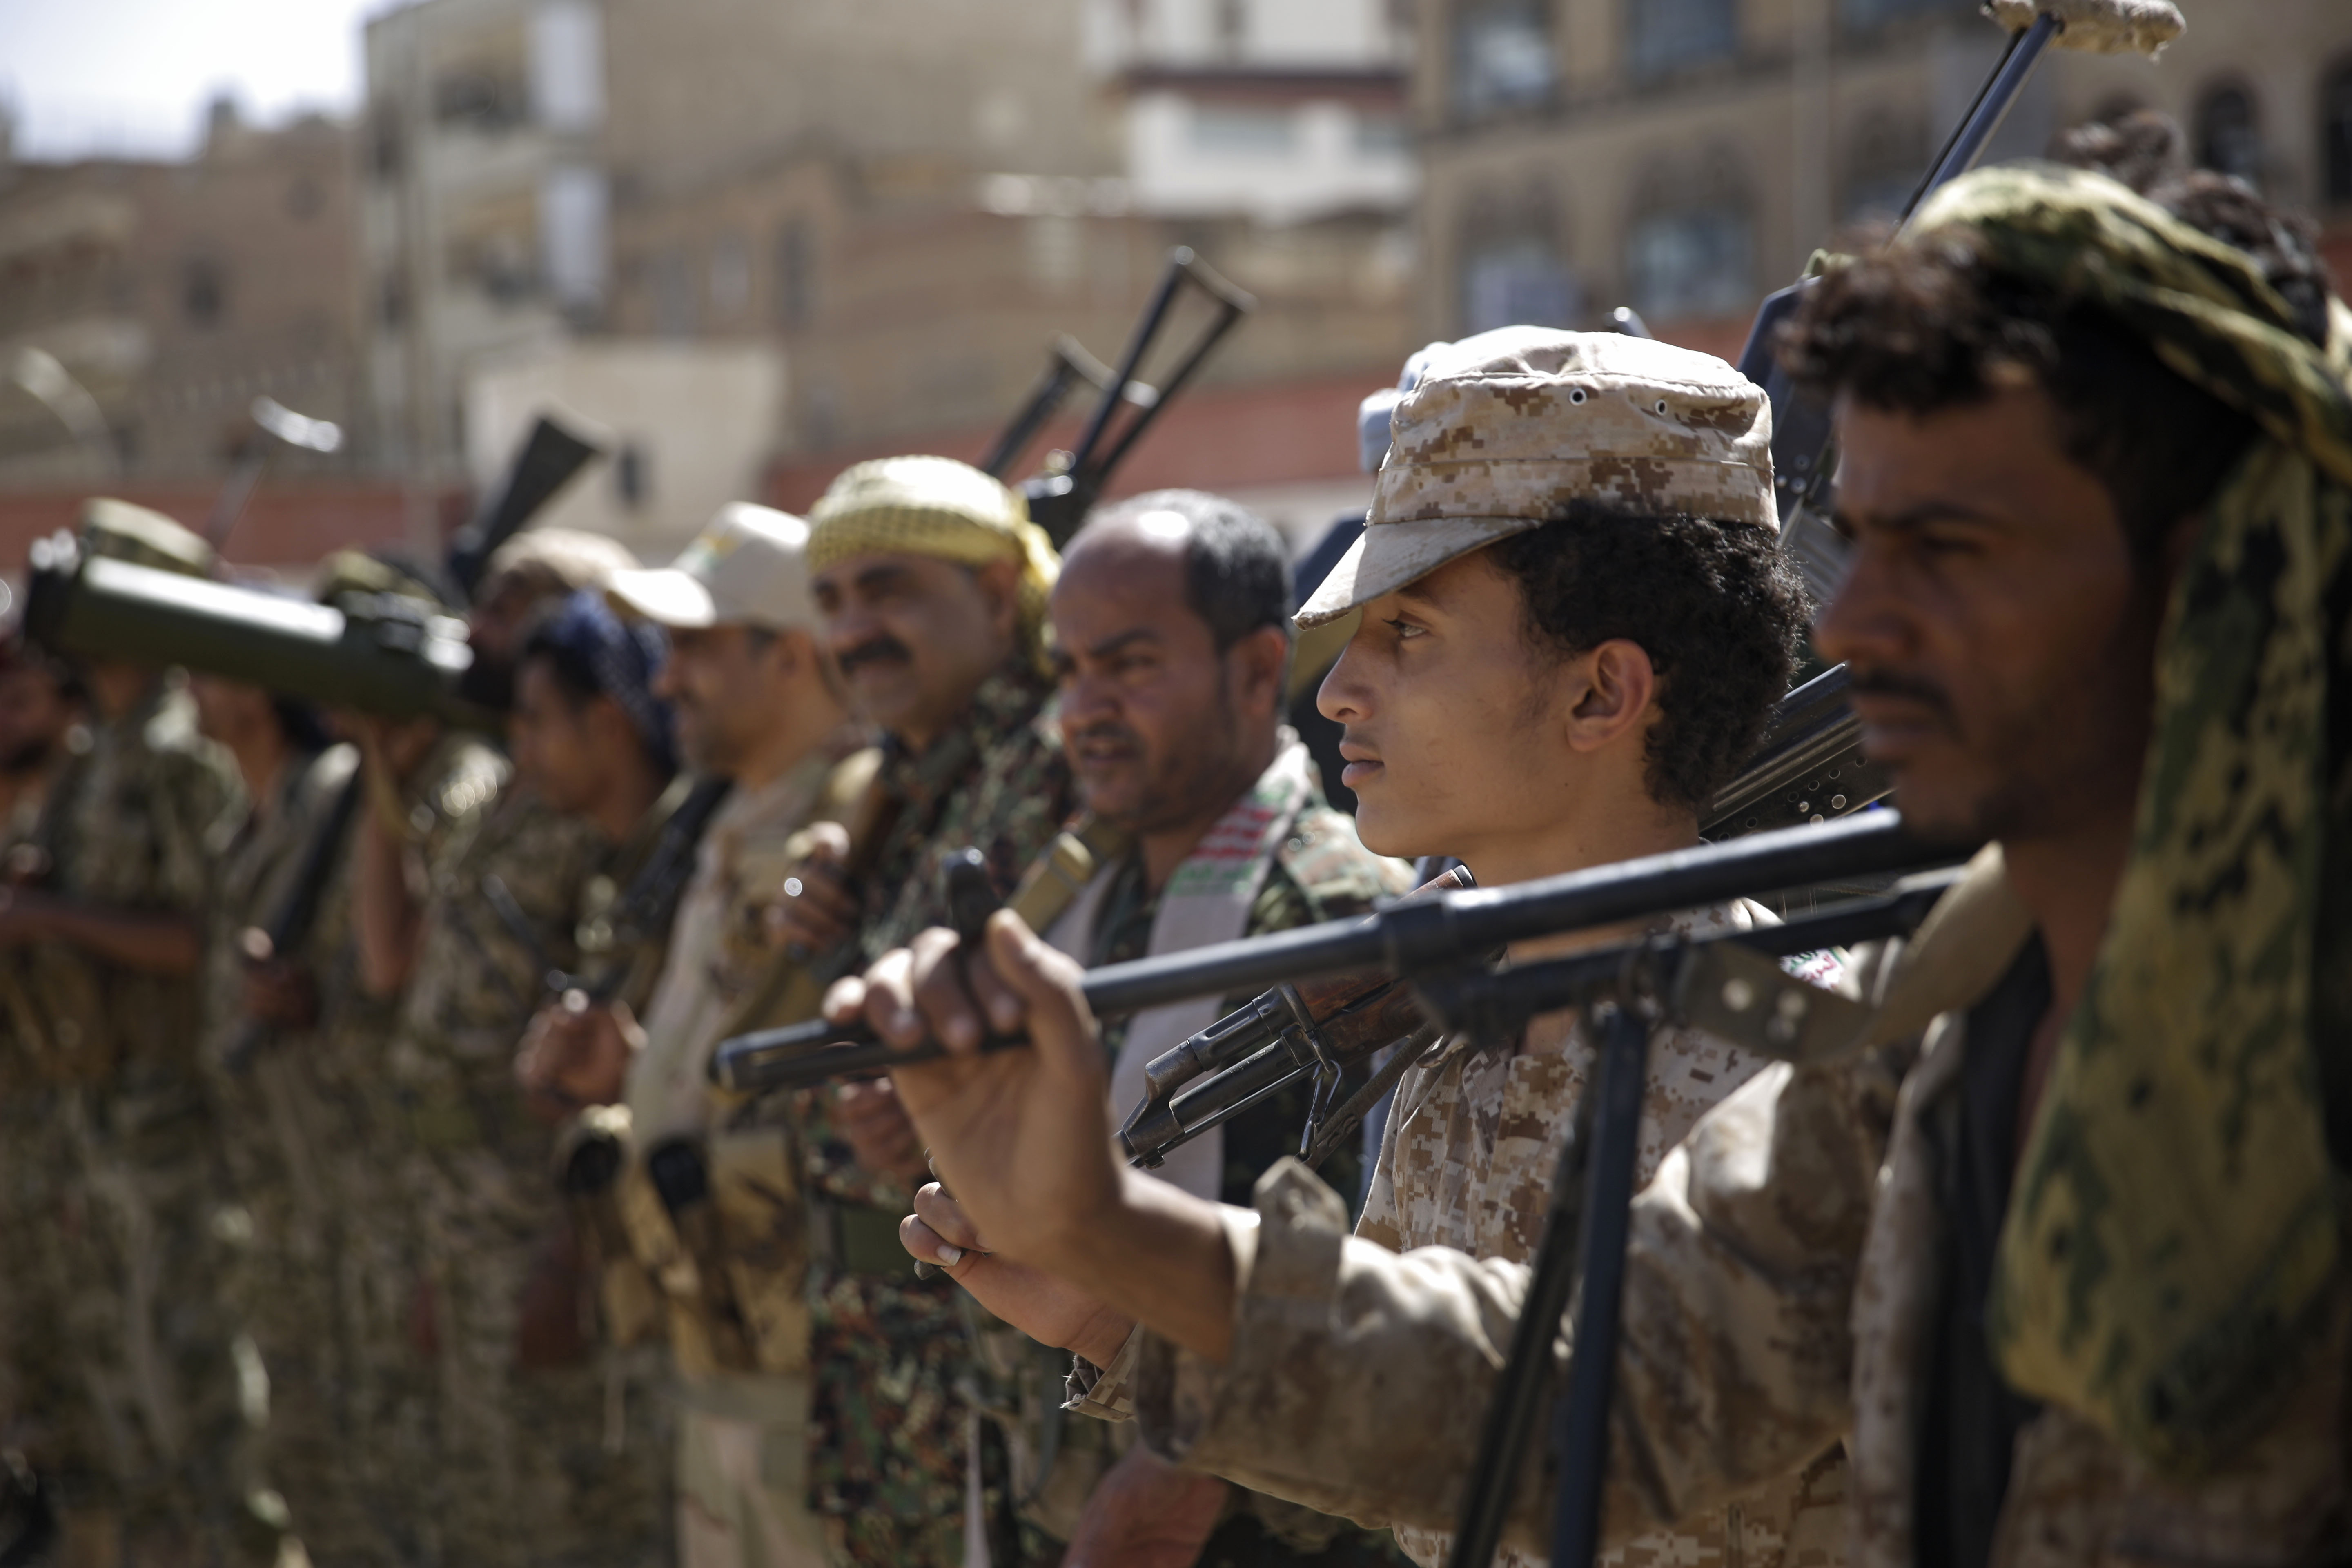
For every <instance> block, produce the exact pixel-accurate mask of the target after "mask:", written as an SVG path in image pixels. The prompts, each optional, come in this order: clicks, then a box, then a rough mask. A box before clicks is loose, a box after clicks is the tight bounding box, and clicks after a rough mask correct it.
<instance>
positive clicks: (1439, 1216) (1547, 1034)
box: [1356, 902, 1844, 1568]
mask: <svg viewBox="0 0 2352 1568" xmlns="http://www.w3.org/2000/svg"><path fill="white" fill-rule="evenodd" d="M1771 918H1772V917H1771V916H1770V915H1769V913H1767V912H1766V911H1765V910H1762V909H1761V908H1759V906H1757V905H1755V904H1751V903H1746V902H1739V903H1732V904H1724V905H1717V906H1716V907H1715V908H1713V909H1708V910H1698V911H1696V912H1694V913H1692V914H1688V915H1685V916H1682V917H1679V918H1677V919H1675V920H1673V921H1668V922H1666V924H1667V929H1669V930H1672V931H1676V932H1678V933H1684V934H1691V933H1704V932H1709V931H1745V930H1748V929H1750V928H1752V927H1754V926H1755V925H1757V924H1759V923H1761V922H1769V921H1770V920H1771ZM1815 970H1816V972H1817V973H1814V974H1813V975H1811V977H1812V978H1817V979H1820V978H1827V977H1828V975H1829V974H1830V973H1832V971H1833V966H1832V965H1831V964H1829V963H1827V961H1826V960H1822V961H1819V962H1817V963H1816V964H1815ZM1592 1060H1593V1049H1592V1045H1591V1041H1590V1040H1588V1039H1587V1038H1586V1037H1585V1034H1584V1030H1583V1027H1582V1026H1581V1024H1580V1022H1579V1021H1578V1020H1577V1019H1576V1018H1575V1016H1574V1015H1572V1014H1571V1015H1554V1016H1550V1017H1546V1018H1540V1019H1538V1020H1536V1021H1535V1022H1534V1023H1533V1024H1531V1025H1530V1026H1529V1027H1528V1030H1527V1032H1526V1034H1525V1035H1524V1036H1523V1037H1522V1039H1521V1041H1520V1046H1519V1048H1518V1049H1517V1050H1516V1051H1514V1052H1511V1053H1510V1054H1508V1055H1506V1054H1504V1053H1502V1052H1499V1051H1480V1050H1479V1049H1477V1047H1476V1043H1475V1041H1474V1040H1473V1039H1472V1038H1471V1037H1468V1036H1466V1035H1455V1036H1452V1037H1448V1038H1447V1039H1445V1040H1444V1041H1442V1042H1441V1043H1440V1044H1439V1045H1438V1047H1436V1048H1435V1049H1434V1050H1433V1052H1432V1053H1431V1054H1430V1057H1429V1059H1428V1060H1426V1061H1424V1062H1422V1063H1419V1064H1416V1065H1415V1066H1414V1067H1412V1068H1410V1069H1409V1070H1408V1071H1407V1072H1406V1074H1405V1076H1404V1078H1403V1079H1402V1081H1401V1082H1400V1083H1399V1084H1398V1086H1397V1097H1396V1102H1395V1108H1394V1110H1391V1112H1390V1114H1389V1121H1388V1129H1387V1132H1386V1134H1385V1136H1384V1138H1383V1141H1382V1142H1383V1147H1382V1149H1381V1161H1380V1164H1379V1166H1378V1168H1377V1169H1376V1170H1375V1171H1374V1173H1373V1176H1372V1190H1371V1195H1370V1198H1369V1200H1368V1201H1367V1203H1366V1205H1365V1209H1364V1216H1363V1219H1362V1220H1361V1222H1360V1224H1358V1226H1357V1227H1356V1234H1357V1235H1358V1236H1360V1237H1364V1238H1365V1239H1367V1240H1370V1241H1376V1242H1378V1243H1380V1244H1381V1246H1382V1247H1387V1248H1388V1249H1389V1250H1390V1251H1391V1252H1406V1251H1410V1250H1412V1248H1414V1247H1452V1248H1454V1249H1455V1250H1456V1251H1460V1252H1466V1253H1468V1254H1470V1255H1471V1256H1472V1257H1474V1258H1508V1259H1510V1260H1511V1261H1513V1262H1515V1263H1526V1262H1531V1261H1532V1260H1533V1258H1534V1257H1535V1252H1536V1247H1537V1245H1538V1242H1539V1241H1540V1240H1541V1239H1542V1236H1543V1224H1544V1212H1545V1209H1546V1208H1547V1207H1548V1206H1549V1201H1550V1196H1551V1182H1552V1175H1553V1173H1554V1171H1555V1169H1556V1168H1557V1166H1558V1165H1559V1150H1560V1145H1561V1144H1562V1143H1563V1142H1566V1141H1567V1138H1568V1129H1569V1124H1570V1121H1572V1120H1573V1119H1574V1116H1575V1110H1576V1105H1577V1102H1578V1101H1579V1100H1581V1099H1582V1098H1583V1096H1584V1093H1585V1088H1586V1085H1587V1082H1588V1081H1589V1075H1590V1073H1591V1067H1592ZM1764 1065H1765V1064H1764V1061H1763V1058H1759V1057H1756V1056H1753V1055H1750V1054H1749V1053H1748V1052H1745V1051H1742V1050H1739V1049H1738V1048H1737V1047H1733V1046H1731V1045H1728V1044H1727V1043H1725V1042H1724V1041H1722V1040H1719V1039H1717V1038H1715V1037H1712V1036H1708V1035H1705V1034H1701V1033H1699V1032H1698V1031H1696V1030H1692V1029H1662V1030H1660V1031H1659V1032H1658V1033H1657V1035H1656V1036H1655V1037H1654V1038H1653V1039H1652V1041H1651V1044H1650V1060H1649V1081H1648V1088H1647V1091H1646V1093H1645V1095H1644V1100H1643V1108H1642V1141H1641V1149H1640V1152H1639V1154H1638V1156H1637V1161H1638V1163H1637V1164H1636V1167H1635V1171H1634V1181H1635V1183H1636V1184H1642V1183H1646V1182H1648V1181H1649V1179H1650V1178H1651V1176H1653V1175H1654V1174H1655V1173H1656V1172H1657V1169H1658V1164H1659V1162H1660V1161H1662V1160H1664V1158H1665V1153H1666V1151H1667V1150H1668V1149H1670V1148H1672V1147H1673V1146H1674V1145H1675V1144H1676V1143H1678V1142H1682V1140H1683V1138H1684V1136H1685V1134H1687V1133H1688V1132H1689V1131H1690V1130H1691V1128H1692V1126H1693V1125H1694V1124H1696V1122H1697V1121H1698V1119H1699V1118H1700V1117H1701V1116H1702V1115H1704V1114H1705V1113H1706V1110H1708V1109H1709V1108H1710V1107H1712V1106H1713V1105H1715V1104H1716V1103H1717V1101H1719V1100H1722V1099H1723V1098H1724V1097H1725V1096H1726V1095H1727V1094H1729V1093H1730V1092H1731V1091H1732V1090H1733V1089H1738V1087H1739V1086H1740V1085H1741V1084H1743V1083H1745V1082H1747V1081H1748V1079H1750V1078H1753V1077H1754V1076H1755V1075H1756V1073H1757V1072H1758V1071H1759V1069H1760V1068H1763V1066H1764ZM1843 1501H1844V1499H1843V1466H1842V1465H1841V1464H1839V1463H1838V1462H1837V1460H1836V1458H1835V1457H1834V1456H1831V1457H1827V1458H1824V1459H1823V1461H1822V1463H1821V1464H1819V1465H1816V1466H1813V1467H1810V1468H1807V1469H1806V1470H1805V1471H1804V1472H1803V1473H1802V1474H1801V1475H1798V1476H1792V1477H1789V1478H1787V1479H1783V1480H1780V1481H1777V1482H1774V1483H1773V1484H1772V1485H1771V1486H1769V1487H1768V1488H1766V1489H1763V1490H1761V1491H1759V1492H1757V1493H1754V1494H1751V1495H1749V1496H1748V1497H1745V1498H1742V1499H1741V1500H1738V1502H1735V1503H1732V1504H1729V1505H1727V1507H1724V1508H1720V1509H1709V1510H1706V1511H1705V1512H1704V1513H1703V1514H1701V1515H1699V1516H1697V1517H1695V1518H1691V1519H1687V1520H1685V1521H1683V1523H1682V1525H1681V1526H1680V1527H1679V1528H1677V1529H1675V1530H1673V1531H1660V1532H1658V1533H1656V1534H1654V1535H1646V1536H1643V1537H1642V1538H1641V1539H1639V1540H1636V1541H1633V1542H1626V1543H1625V1544H1624V1545H1622V1546H1620V1547H1618V1548H1617V1549H1615V1550H1614V1551H1612V1552H1610V1553H1608V1554H1607V1555H1606V1556H1605V1557H1604V1561H1608V1562H1612V1563H1625V1564H1628V1565H1629V1568H1644V1565H1646V1564H1651V1563H1675V1564H1683V1565H1696V1564H1702V1563H1704V1564H1717V1563H1722V1564H1730V1563H1743V1562H1744V1563H1755V1564H1758V1565H1759V1568H1781V1565H1782V1564H1788V1565H1790V1568H1795V1565H1796V1564H1798V1563H1822V1562H1825V1561H1829V1560H1832V1559H1834V1558H1835V1557H1836V1555H1837V1552H1836V1548H1837V1536H1838V1527H1839V1525H1840V1523H1841V1522H1842V1519H1843V1512H1842V1510H1843ZM1397 1536H1398V1540H1399V1541H1400V1542H1402V1544H1403V1546H1404V1548H1405V1550H1406V1551H1408V1552H1412V1555H1413V1557H1414V1558H1415V1559H1416V1560H1417V1561H1419V1562H1421V1563H1436V1562H1437V1561H1438V1560H1439V1559H1440V1557H1441V1556H1442V1555H1443V1554H1444V1551H1445V1548H1446V1545H1447V1542H1448V1541H1449V1539H1450V1538H1449V1537H1448V1536H1446V1535H1444V1534H1440V1533H1438V1532H1436V1531H1430V1530H1426V1529H1417V1528H1413V1527H1411V1526H1405V1527H1402V1528H1401V1529H1399V1531H1398V1532H1397ZM1496 1561H1497V1562H1498V1563H1503V1564H1505V1568H1537V1564H1538V1562H1539V1559H1536V1558H1530V1557H1528V1556H1527V1555H1526V1554H1524V1553H1520V1552H1509V1551H1506V1552H1501V1553H1499V1554H1498V1555H1497V1557H1496Z"/></svg>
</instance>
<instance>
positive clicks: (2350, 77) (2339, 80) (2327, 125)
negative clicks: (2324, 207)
mask: <svg viewBox="0 0 2352 1568" xmlns="http://www.w3.org/2000/svg"><path fill="white" fill-rule="evenodd" d="M2319 115H2320V124H2319V161H2320V165H2321V178H2322V179H2323V180H2324V181H2325V182H2326V183H2325V184H2324V185H2323V186H2322V187H2321V188H2322V189H2323V190H2325V191H2326V198H2327V200H2328V201H2330V202H2335V203H2339V204H2352V60H2346V61H2344V62H2343V63H2342V64H2340V65H2338V66H2337V67H2336V68H2335V69H2334V70H2333V71H2330V72H2329V73H2328V75H2327V79H2326V81H2325V82H2324V83H2322V84H2321V86H2320V89H2319Z"/></svg>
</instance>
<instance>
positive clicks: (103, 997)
mask: <svg viewBox="0 0 2352 1568" xmlns="http://www.w3.org/2000/svg"><path fill="white" fill-rule="evenodd" d="M81 538H82V544H83V547H84V548H85V549H88V550H91V551H96V552H102V553H106V554H110V555H115V556H120V557H122V558H125V559H129V560H133V561H136V562H138V563H141V564H144V565H149V566H156V567H161V568H163V569H165V570H173V571H179V572H184V573H187V574H191V575H202V574H205V572H206V571H208V570H209V568H210V565H211V555H212V552H211V551H210V550H209V549H208V548H207V547H206V546H205V543H204V542H203V541H202V540H200V539H198V538H197V537H196V536H195V535H194V534H193V533H190V532H189V531H187V530H186V529H184V528H182V527H180V526H179V524H177V523H175V522H173V521H171V520H170V519H168V518H165V517H163V516H161V515H160V514H157V513H154V512H150V511H146V510H142V509H141V508H138V507H131V506H127V505H124V504H123V503H121V502H119V501H106V500H99V501H92V502H90V503H89V506H88V507H87V508H86V510H85V511H84V515H83V526H82V534H81ZM83 683H84V686H85V689H86V690H87V693H88V696H89V710H90V722H89V743H88V747H87V749H86V750H82V751H79V752H78V753H77V754H76V755H75V756H74V757H73V759H72V761H71V762H70V763H69V764H68V767H67V769H66V771H65V773H63V774H62V775H61V776H60V777H59V778H58V780H57V782H56V783H55V784H54V785H53V786H52V787H51V789H50V791H49V795H48V799H47V802H46V804H45V807H44V810H43V813H42V820H41V822H40V824H39V826H37V827H36V829H35V830H34V832H33V834H32V837H31V841H30V844H29V846H28V848H29V850H30V855H29V856H28V857H26V859H27V860H29V861H37V864H32V863H28V864H23V865H20V867H19V869H20V870H21V871H22V872H23V873H25V876H24V879H22V880H21V881H19V882H18V883H17V884H16V885H15V886H13V887H11V888H10V889H8V891H7V895H6V901H5V907H0V950H5V951H0V999H4V1000H5V1006H6V1013H7V1026H8V1028H7V1037H6V1047H5V1048H6V1051H7V1053H8V1055H9V1057H10V1058H11V1062H10V1066H9V1068H8V1070H7V1072H6V1074H5V1077H6V1079H7V1080H8V1086H9V1098H10V1100H12V1101H13V1102H14V1104H13V1105H12V1115H11V1118H10V1120H11V1121H12V1122H13V1123H14V1124H15V1125H13V1126H12V1127H11V1129H10V1133H11V1139H10V1142H11V1143H12V1148H11V1150H10V1152H9V1162H10V1164H11V1166H12V1167H13V1169H12V1170H11V1172H10V1174H11V1175H12V1177H14V1178H16V1182H17V1183H21V1185H16V1187H15V1190H14V1191H13V1192H12V1194H11V1199H10V1206H11V1209H12V1210H13V1211H14V1212H13V1213H12V1214H11V1215H10V1220H11V1226H10V1235H9V1237H7V1246H6V1250H7V1253H8V1257H9V1264H8V1270H9V1272H10V1274H11V1275H12V1276H15V1277H16V1279H12V1283H11V1286H10V1289H11V1291H12V1293H13V1292H15V1291H17V1290H19V1289H23V1290H26V1292H28V1293H29V1294H30V1296H31V1297H32V1301H31V1304H30V1310H29V1311H28V1312H27V1313H26V1316H27V1317H28V1318H29V1319H30V1320H31V1321H32V1323H34V1324H37V1325H39V1326H38V1328H37V1330H36V1331H34V1332H32V1333H31V1334H29V1335H27V1336H26V1337H25V1338H23V1339H20V1342H19V1343H18V1344H17V1345H16V1347H14V1352H13V1353H14V1354H16V1356H17V1357H19V1358H20V1364H24V1365H26V1366H27V1367H28V1368H36V1369H38V1376H39V1384H37V1387H38V1388H39V1389H40V1391H41V1393H42V1394H44V1395H46V1396H47V1398H52V1399H56V1400H58V1401H61V1403H58V1404H53V1405H49V1407H48V1408H47V1409H43V1410H36V1411H33V1412H31V1413H30V1416H31V1422H32V1425H33V1426H35V1427H36V1428H37V1429H41V1428H46V1432H45V1433H43V1434H42V1436H46V1437H47V1439H49V1440H48V1441H47V1442H41V1443H36V1444H33V1445H31V1447H32V1448H33V1452H34V1454H35V1457H36V1458H37V1461H39V1462H42V1463H44V1464H45V1465H46V1466H48V1467H50V1468H52V1473H53V1474H55V1475H56V1476H57V1478H58V1481H59V1497H60V1500H61V1502H62V1503H63V1505H64V1506H65V1508H66V1509H67V1510H68V1527H69V1531H70V1530H71V1529H72V1528H74V1527H75V1526H76V1525H80V1526H84V1527H87V1529H89V1531H93V1532H95V1534H96V1536H97V1539H95V1540H92V1541H91V1542H89V1545H88V1548H87V1549H89V1550H93V1551H99V1552H106V1551H111V1550H114V1549H116V1548H115V1545H114V1543H112V1542H110V1541H108V1540H107V1539H106V1538H107V1537H109V1536H110V1535H111V1534H112V1531H113V1530H114V1529H115V1527H116V1526H117V1525H119V1527H120V1529H121V1542H120V1547H121V1550H124V1551H127V1552H160V1553H163V1556H164V1560H166V1561H177V1560H183V1559H184V1558H185V1557H186V1556H188V1555H190V1554H194V1553H199V1552H209V1553H214V1554H217V1555H234V1554H235V1553H236V1548H237V1544H238V1542H240V1541H241V1540H242V1539H244V1534H243V1531H242V1524H241V1509H240V1505H239V1499H238V1497H237V1489H236V1486H235V1485H234V1483H233V1481H232V1479H231V1477H230V1474H229V1468H228V1466H227V1464H226V1458H227V1456H228V1455H229V1454H230V1453H231V1452H232V1451H233V1450H234V1448H235V1447H236V1436H237V1433H238V1425H239V1423H238V1406H237V1399H236V1370H235V1368H234V1366H233V1365H232V1363H231V1361H230V1356H229V1345H230V1341H231V1338H232V1331H231V1329H230V1327H229V1324H228V1321H227V1319H226V1312H225V1310H224V1308H223V1299H222V1295H221V1278H220V1266H221V1263H222V1261H223V1259H222V1257H221V1255H220V1250H219V1245H218V1242H217V1240H216V1238H215V1233H214V1231H213V1228H212V1226H211V1223H210V1221H211V1218H212V1215H213V1212H214V1210H215V1207H216V1206H217V1205H218V1202H219V1199H220V1197H221V1195H222V1194H221V1187H220V1181H219V1176H220V1172H219V1168H218V1163H217V1160H218V1149H219V1140H220V1133H219V1129H218V1126H217V1124H216V1122H215V1121H214V1118H213V1115H212V1111H211V1108H210V1106H209V1103H208V1101H207V1100H206V1097H205V1091H204V1084H203V1079H202V1074H201V1071H200V1069H199V1068H198V1063H197V1055H196V1050H195V1040H196V1035H197V1024H198V1015H197V993H196V975H197V972H198V969H199V967H200V964H201V961H202V955H203V948H204V942H203V927H202V919H201V910H202V908H203V902H204V898H205V890H206V888H207V886H208V882H209V879H208V877H207V873H206V862H207V845H208V836H209V835H210V834H211V833H212V832H213V830H214V829H215V826H216V825H218V824H219V823H220V822H221V821H222V820H223V819H224V817H225V816H226V815H227V814H228V813H229V812H230V811H231V810H232V809H234V807H235V806H236V795H237V790H236V780H235V778H234V776H233V775H232V774H231V773H230V771H229V769H228V766H227V763H226V758H224V757H223V756H222V755H221V753H220V752H218V751H217V750H216V749H215V748H214V747H213V746H212V745H210V744H209V743H208V742H205V741H204V740H202V739H201V738H199V737H198V736H197V735H196V733H195V732H194V722H193V718H192V714H191V710H190V707H189V704H188V700H187V698H186V696H185V694H184V692H183V691H182V690H181V689H180V687H179V686H178V684H177V683H176V681H174V680H172V679H167V678H166V677H165V676H164V675H163V673H162V672H159V671H157V670H154V669H151V668H142V667H138V666H132V665H126V664H121V663H104V662H93V663H91V664H90V665H89V666H88V667H87V668H85V669H84V671H83ZM19 1280H21V1281H22V1283H21V1284H20V1283H19V1282H18V1281H19ZM86 1510H94V1511H95V1513H96V1515H97V1517H91V1514H90V1513H89V1512H88V1511H86Z"/></svg>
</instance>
